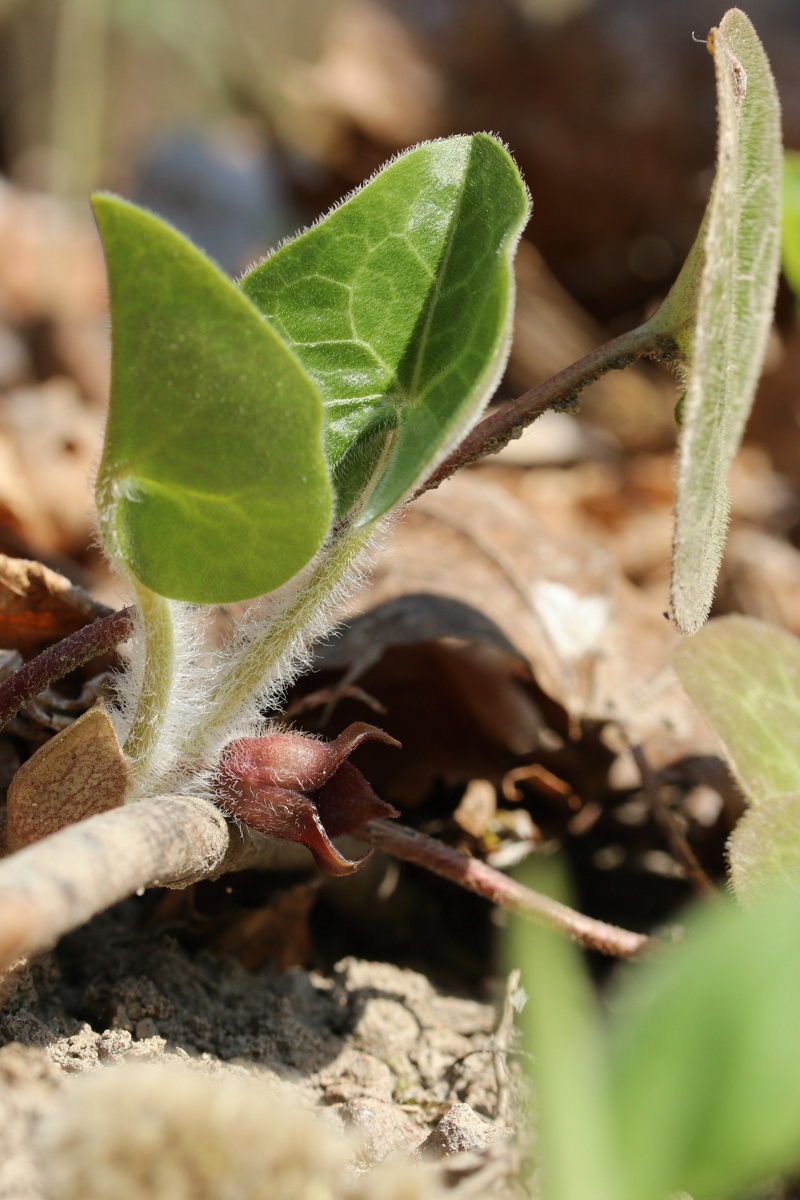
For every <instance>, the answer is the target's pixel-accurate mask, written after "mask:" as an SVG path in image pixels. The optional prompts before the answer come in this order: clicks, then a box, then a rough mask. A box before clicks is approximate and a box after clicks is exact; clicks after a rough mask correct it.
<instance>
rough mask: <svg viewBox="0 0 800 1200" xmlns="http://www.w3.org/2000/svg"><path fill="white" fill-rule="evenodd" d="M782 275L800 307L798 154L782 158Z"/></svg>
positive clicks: (793, 152)
mask: <svg viewBox="0 0 800 1200" xmlns="http://www.w3.org/2000/svg"><path fill="white" fill-rule="evenodd" d="M781 258H782V265H783V273H784V275H785V276H786V278H787V280H788V282H789V286H790V287H791V289H792V291H793V292H794V294H795V299H796V300H797V303H798V305H800V153H798V152H797V151H789V152H788V153H787V154H785V155H784V158H783V240H782V243H781Z"/></svg>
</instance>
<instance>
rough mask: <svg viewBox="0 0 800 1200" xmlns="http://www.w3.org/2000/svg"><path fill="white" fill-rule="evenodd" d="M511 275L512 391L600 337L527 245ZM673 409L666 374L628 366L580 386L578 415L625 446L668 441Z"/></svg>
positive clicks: (589, 347) (546, 374)
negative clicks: (514, 283)
mask: <svg viewBox="0 0 800 1200" xmlns="http://www.w3.org/2000/svg"><path fill="white" fill-rule="evenodd" d="M515 273H516V280H517V300H516V310H515V314H514V342H513V345H512V347H511V358H510V360H509V364H508V373H509V377H510V379H511V380H512V382H513V384H514V386H515V388H519V389H520V390H525V389H526V388H531V387H534V386H535V385H536V384H537V383H541V382H542V380H544V379H548V378H549V377H550V376H551V375H555V374H556V372H558V371H560V370H561V369H562V367H565V366H567V365H568V364H569V363H572V362H576V361H577V360H578V359H579V358H582V357H583V355H584V354H588V353H589V351H590V350H593V349H594V348H595V347H596V346H599V345H600V344H601V343H602V342H604V341H605V340H606V337H607V336H608V335H607V334H605V333H604V331H603V329H602V328H601V327H600V326H599V325H597V323H596V322H595V321H593V320H592V318H591V317H590V316H589V315H588V314H587V313H586V312H585V311H584V309H583V308H581V306H580V305H579V304H578V303H577V302H576V301H575V300H574V299H573V298H572V296H570V294H569V292H567V291H566V290H565V289H564V288H562V287H561V285H560V284H559V283H558V281H557V280H556V279H555V277H554V276H553V275H552V274H551V272H550V271H549V270H548V267H547V265H546V264H545V262H544V259H543V258H542V256H541V255H540V254H539V252H538V250H536V249H535V248H534V247H533V246H532V245H531V244H530V242H526V241H522V242H521V243H520V246H519V249H518V251H517V258H516V262H515ZM674 407H675V385H674V383H673V381H672V380H671V379H670V378H669V377H668V376H667V374H666V373H665V372H662V373H658V372H656V371H654V370H652V369H649V368H648V367H642V366H633V367H631V368H629V369H628V370H627V371H622V372H620V371H614V372H612V373H611V374H610V375H608V376H605V377H603V378H602V379H599V380H598V381H597V382H596V383H593V384H592V385H591V386H590V387H589V388H587V390H586V392H585V393H584V397H583V400H582V403H581V417H582V420H583V419H586V420H587V421H588V424H589V425H595V426H596V427H599V428H600V429H603V430H605V431H606V432H607V433H609V434H612V435H613V436H614V438H615V439H618V440H619V441H620V442H621V443H622V445H623V446H625V447H626V448H627V449H633V450H639V449H644V448H651V447H662V446H664V445H670V444H671V443H672V442H673V441H674V439H675V421H674V417H673V410H674Z"/></svg>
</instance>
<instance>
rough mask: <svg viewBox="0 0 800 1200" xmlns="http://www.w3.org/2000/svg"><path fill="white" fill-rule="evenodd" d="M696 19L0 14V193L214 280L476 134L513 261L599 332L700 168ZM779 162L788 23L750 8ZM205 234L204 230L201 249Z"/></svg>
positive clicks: (399, 3)
mask: <svg viewBox="0 0 800 1200" xmlns="http://www.w3.org/2000/svg"><path fill="white" fill-rule="evenodd" d="M723 9H724V5H721V4H719V3H709V2H708V0H650V2H649V3H648V4H646V5H643V4H641V3H638V2H637V0H383V2H381V0H266V2H265V0H0V170H2V171H3V172H4V173H5V174H6V175H8V176H9V177H10V178H11V179H12V180H14V181H15V182H17V183H19V184H22V185H23V186H25V187H29V188H33V189H44V190H46V191H51V192H55V193H57V194H59V195H63V196H69V197H74V198H78V199H82V198H84V197H85V196H86V194H87V193H88V192H89V191H90V190H92V189H93V188H96V187H110V188H113V189H115V190H118V191H121V192H123V193H126V194H129V195H134V196H136V197H137V198H140V199H142V200H143V201H144V202H146V203H149V204H150V205H151V206H152V207H154V208H156V209H159V210H160V211H162V212H165V213H166V215H168V216H171V217H172V218H173V219H174V220H176V221H177V223H178V224H179V225H183V227H184V228H187V229H188V232H190V233H192V234H193V235H194V236H196V237H197V238H198V240H199V241H200V242H201V243H202V244H203V245H204V246H205V248H206V249H208V250H209V251H210V252H211V253H215V254H216V256H217V257H218V258H219V259H220V260H221V261H222V263H223V265H224V266H226V267H227V268H228V269H229V270H232V271H233V270H237V269H240V268H241V267H242V266H244V265H245V263H246V261H247V260H248V256H252V255H253V254H255V253H257V252H262V251H263V250H264V249H265V248H266V246H268V245H269V244H270V243H272V242H274V241H275V239H276V238H279V237H281V236H283V235H285V234H287V233H290V232H291V231H292V230H293V229H294V228H295V227H296V226H297V225H298V224H302V223H304V222H305V221H307V220H309V219H312V218H313V217H314V216H315V215H317V213H318V212H319V211H320V210H322V209H324V208H325V207H327V206H328V205H329V204H330V203H331V202H333V201H335V200H336V199H338V198H339V196H340V195H341V194H342V193H343V192H345V191H346V190H347V189H348V188H350V187H352V186H353V185H354V184H356V183H357V182H359V181H360V180H361V179H363V178H364V177H365V176H366V175H367V174H369V172H370V171H371V170H373V169H374V168H375V167H376V166H377V165H378V164H379V163H380V162H382V161H383V160H384V159H385V158H386V157H387V156H388V155H389V154H391V153H393V152H395V151H397V150H400V149H403V148H404V147H406V146H407V145H409V144H413V143H414V142H416V141H419V140H420V139H421V138H426V137H435V136H443V135H446V134H449V133H455V132H472V131H475V130H479V129H488V130H492V131H495V132H497V133H499V134H500V135H501V136H502V137H503V138H505V139H506V140H507V141H508V143H509V145H510V147H511V150H512V151H513V153H514V154H515V156H516V158H517V159H518V161H519V164H520V166H521V168H522V170H523V173H524V174H525V176H526V178H527V179H528V182H529V186H530V188H531V190H532V192H533V195H534V201H535V214H534V221H533V224H532V226H531V229H530V234H529V236H530V238H531V239H532V241H533V242H534V243H535V244H536V245H537V246H538V248H539V250H540V251H541V252H542V254H543V255H544V257H545V260H546V261H547V263H548V265H549V266H550V267H551V268H552V269H553V270H554V271H555V274H556V276H557V277H558V279H559V280H560V282H561V283H562V284H563V285H565V286H566V288H567V289H568V291H569V292H570V294H571V295H572V296H573V297H574V298H575V299H576V300H578V301H579V302H580V303H581V304H582V305H584V306H585V307H587V308H588V309H589V310H590V312H591V313H592V315H593V316H595V317H596V318H598V319H599V320H601V321H603V322H604V323H606V324H610V325H612V326H616V325H620V326H622V325H625V324H628V323H630V322H632V321H634V320H636V319H637V317H638V315H639V313H640V311H641V309H642V307H643V306H644V305H647V304H649V303H651V302H652V301H653V300H654V299H655V298H656V296H657V295H659V294H661V293H662V292H663V290H664V289H665V287H666V286H667V284H668V283H669V281H670V279H671V278H672V276H673V275H674V273H675V271H676V269H677V267H678V265H679V264H680V261H681V260H682V258H683V255H684V253H685V251H686V249H687V247H688V245H689V244H690V242H691V239H692V237H693V236H694V232H695V229H696V225H697V220H698V217H699V214H700V212H701V210H702V205H703V202H704V199H705V195H706V192H707V187H708V183H709V180H710V174H711V169H712V163H713V139H714V100H713V78H712V72H711V70H710V69H709V63H708V62H707V60H706V59H705V54H704V51H703V47H702V46H698V45H697V44H696V43H695V42H693V41H692V38H691V36H690V35H691V32H692V31H693V30H694V31H696V33H697V36H698V37H703V36H705V32H706V31H707V30H708V28H709V27H710V26H711V25H712V24H714V23H715V22H716V21H717V20H719V18H720V17H721V15H722V12H723ZM750 15H751V17H752V18H753V20H754V21H755V23H756V25H757V27H758V29H759V33H760V35H761V37H762V39H763V40H764V42H765V44H766V46H767V50H768V53H769V54H770V56H771V58H772V60H773V64H774V67H775V71H776V75H777V78H778V83H779V86H780V89H781V94H782V98H783V103H784V110H785V120H786V127H787V135H788V141H789V143H790V144H796V145H800V83H799V82H798V80H800V72H798V70H797V63H798V61H800V9H798V6H797V4H796V3H794V0H758V3H757V4H756V5H755V6H754V10H753V6H751V13H750ZM204 221H205V225H204Z"/></svg>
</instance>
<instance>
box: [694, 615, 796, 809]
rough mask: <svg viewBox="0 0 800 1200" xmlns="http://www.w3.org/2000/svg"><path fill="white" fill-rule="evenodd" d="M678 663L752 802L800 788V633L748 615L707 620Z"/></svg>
mask: <svg viewBox="0 0 800 1200" xmlns="http://www.w3.org/2000/svg"><path fill="white" fill-rule="evenodd" d="M675 670H676V671H677V673H678V678H679V679H680V681H681V683H682V684H683V686H684V687H685V688H686V690H687V692H688V693H689V695H690V696H691V698H692V700H693V701H694V703H695V704H696V705H697V707H698V708H699V709H700V711H701V713H702V714H703V716H704V717H705V719H706V720H707V721H708V723H709V725H710V726H711V728H712V729H713V730H714V732H715V733H716V734H717V737H718V738H719V739H720V742H721V743H722V749H723V752H724V754H725V757H726V759H727V761H728V764H729V766H730V768H731V770H732V771H733V773H734V775H735V776H736V779H737V780H738V782H739V784H740V785H741V788H742V790H743V792H744V793H745V795H746V796H747V797H748V799H749V800H750V801H751V803H752V804H763V803H765V802H766V801H768V800H769V799H770V797H773V796H783V795H788V794H789V793H792V792H800V640H798V638H796V637H793V636H792V635H791V634H790V633H786V632H785V631H784V630H782V629H776V628H775V627H773V626H771V625H767V624H766V623H765V622H763V621H757V620H755V619H754V618H752V617H739V616H730V617H720V618H718V619H717V620H714V621H711V622H710V623H709V624H708V625H707V626H706V627H705V629H701V630H700V632H699V633H698V634H696V635H695V636H694V637H693V638H691V639H690V640H689V641H687V642H685V643H684V644H683V645H681V646H679V647H678V650H677V651H676V653H675Z"/></svg>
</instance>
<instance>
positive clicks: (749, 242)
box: [649, 9, 783, 633]
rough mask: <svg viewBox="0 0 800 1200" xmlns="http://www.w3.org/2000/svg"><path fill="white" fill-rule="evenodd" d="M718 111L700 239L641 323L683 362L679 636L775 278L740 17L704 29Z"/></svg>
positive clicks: (711, 554)
mask: <svg viewBox="0 0 800 1200" xmlns="http://www.w3.org/2000/svg"><path fill="white" fill-rule="evenodd" d="M709 48H710V49H712V52H713V56H714V66H715V71H716V80H717V101H718V109H719V134H718V152H717V173H716V177H715V179H714V185H713V188H712V191H711V197H710V199H709V202H708V207H707V209H706V213H705V216H704V218H703V224H702V226H701V229H700V233H699V234H698V239H697V241H696V242H695V245H694V247H693V248H692V250H691V252H690V254H689V257H688V259H687V261H686V264H685V266H684V269H683V271H682V272H681V274H680V276H679V278H678V281H677V283H676V285H675V287H674V289H673V291H672V293H671V294H670V295H669V296H668V297H667V300H666V301H665V303H664V305H663V306H662V308H661V310H660V311H659V312H658V313H656V315H655V317H654V318H653V319H652V320H651V321H650V322H649V324H650V326H651V328H652V329H654V330H655V331H657V332H663V333H664V334H666V335H670V336H672V337H673V338H674V340H675V341H676V342H677V344H678V347H679V349H680V350H681V351H682V352H683V353H684V354H686V355H687V356H688V358H689V360H690V361H689V372H688V379H687V389H686V399H685V402H684V406H683V428H682V431H681V439H680V448H679V457H678V472H677V480H676V511H675V544H674V551H673V564H672V613H673V616H674V619H675V622H676V624H677V625H678V627H679V628H680V629H681V630H682V631H683V632H684V633H694V632H695V631H696V630H697V629H699V628H700V626H701V625H702V623H703V622H704V621H705V619H706V617H707V615H708V612H709V609H710V607H711V600H712V597H713V594H714V586H715V583H716V579H717V574H718V572H719V565H720V562H721V559H722V550H723V546H724V540H725V531H726V527H727V522H728V491H727V475H728V469H729V467H730V464H731V461H732V460H733V457H734V455H735V453H736V450H737V448H738V446H739V442H740V440H741V436H742V432H743V430H744V426H745V422H746V420H747V417H748V414H749V412H750V406H751V404H752V402H753V396H754V394H755V389H756V384H757V383H758V378H759V375H760V374H761V368H762V363H763V360H764V354H765V351H766V345H767V338H768V336H769V331H770V326H771V323H772V310H773V305H774V301H775V290H776V287H777V280H778V261H779V253H780V223H781V199H780V197H781V176H782V171H783V157H782V152H781V130H780V108H779V104H778V96H777V92H776V90H775V83H774V80H773V78H772V72H771V71H770V66H769V62H768V60H767V58H766V55H765V54H764V51H763V48H762V46H761V43H760V41H759V40H758V37H757V36H756V33H755V31H754V29H753V27H752V25H751V24H750V21H749V20H748V18H747V17H746V16H745V15H744V13H742V12H741V11H740V10H739V9H731V10H730V11H729V12H727V13H726V14H725V16H724V17H723V19H722V21H721V22H720V25H719V28H717V29H714V30H712V32H711V35H709Z"/></svg>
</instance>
